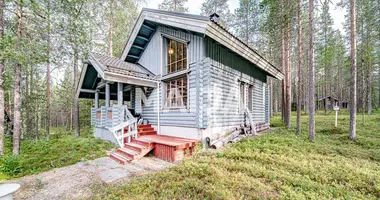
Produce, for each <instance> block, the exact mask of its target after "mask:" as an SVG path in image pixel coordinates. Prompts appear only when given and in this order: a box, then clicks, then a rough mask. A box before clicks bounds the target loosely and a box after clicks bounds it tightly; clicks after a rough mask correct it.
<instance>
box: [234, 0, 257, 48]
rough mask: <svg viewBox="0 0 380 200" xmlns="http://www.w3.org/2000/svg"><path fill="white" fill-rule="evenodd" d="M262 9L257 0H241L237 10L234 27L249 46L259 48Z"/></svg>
mask: <svg viewBox="0 0 380 200" xmlns="http://www.w3.org/2000/svg"><path fill="white" fill-rule="evenodd" d="M261 14H262V10H261V9H260V5H259V2H258V1H257V0H240V1H239V7H238V8H236V10H235V17H234V18H235V19H234V24H233V28H234V29H235V32H236V35H237V36H238V37H240V38H241V39H242V40H243V41H244V42H245V43H246V44H248V45H249V46H251V47H253V48H256V49H258V46H259V44H258V41H259V40H260V32H259V30H260V26H261V24H260V15H261Z"/></svg>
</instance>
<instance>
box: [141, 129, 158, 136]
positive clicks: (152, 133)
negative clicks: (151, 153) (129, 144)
mask: <svg viewBox="0 0 380 200" xmlns="http://www.w3.org/2000/svg"><path fill="white" fill-rule="evenodd" d="M138 134H139V135H140V136H142V135H156V134H157V132H156V131H154V130H153V131H141V132H138Z"/></svg>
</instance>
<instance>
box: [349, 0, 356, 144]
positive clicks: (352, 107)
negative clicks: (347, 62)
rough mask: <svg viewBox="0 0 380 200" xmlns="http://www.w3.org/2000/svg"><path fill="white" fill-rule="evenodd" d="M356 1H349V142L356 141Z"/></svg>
mask: <svg viewBox="0 0 380 200" xmlns="http://www.w3.org/2000/svg"><path fill="white" fill-rule="evenodd" d="M355 5H356V0H350V39H351V84H350V88H351V89H350V91H351V92H350V135H349V138H350V140H355V139H356V81H357V80H356V79H357V77H356V38H355V35H356V9H355Z"/></svg>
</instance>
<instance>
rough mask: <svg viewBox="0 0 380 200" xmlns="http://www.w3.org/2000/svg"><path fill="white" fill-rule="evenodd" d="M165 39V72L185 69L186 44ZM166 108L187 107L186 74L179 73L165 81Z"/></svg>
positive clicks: (170, 72)
mask: <svg viewBox="0 0 380 200" xmlns="http://www.w3.org/2000/svg"><path fill="white" fill-rule="evenodd" d="M165 41H166V50H167V51H166V74H172V73H175V72H180V71H182V70H185V69H187V44H186V43H182V42H178V41H176V40H172V39H167V38H166V39H165ZM165 83H166V100H165V107H166V108H187V100H188V93H187V90H188V88H187V74H186V73H183V74H181V73H179V74H178V76H177V74H176V75H175V77H172V78H170V79H168V80H167V81H165Z"/></svg>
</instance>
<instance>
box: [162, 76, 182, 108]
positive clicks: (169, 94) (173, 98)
mask: <svg viewBox="0 0 380 200" xmlns="http://www.w3.org/2000/svg"><path fill="white" fill-rule="evenodd" d="M165 104H166V105H165V107H168V108H181V107H182V108H186V106H187V76H184V77H181V78H178V79H174V80H171V81H168V82H167V83H166V102H165Z"/></svg>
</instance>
